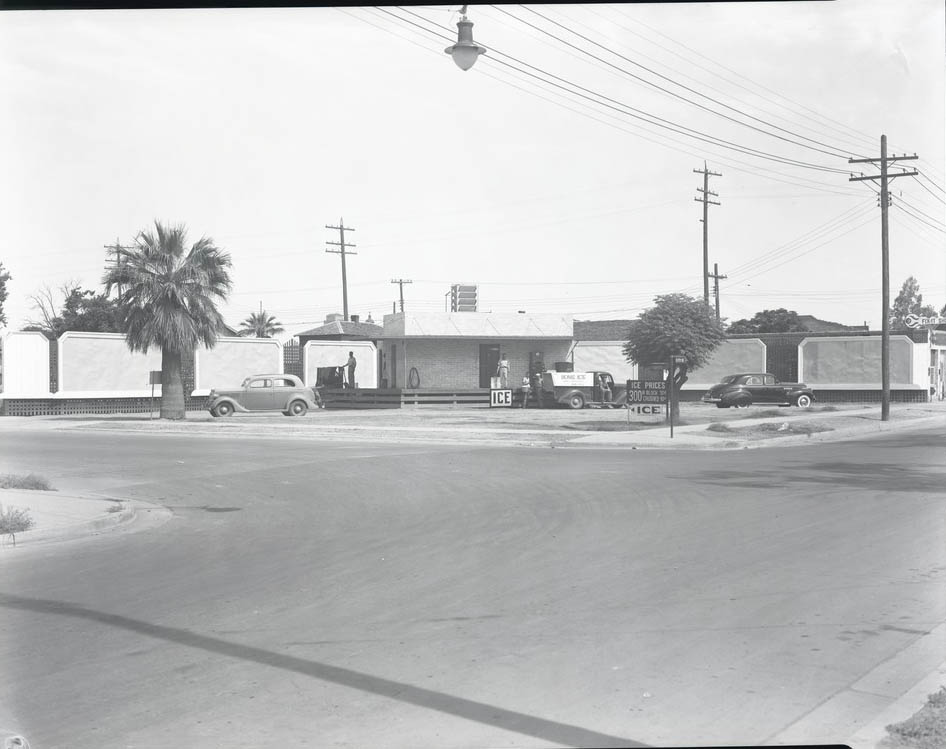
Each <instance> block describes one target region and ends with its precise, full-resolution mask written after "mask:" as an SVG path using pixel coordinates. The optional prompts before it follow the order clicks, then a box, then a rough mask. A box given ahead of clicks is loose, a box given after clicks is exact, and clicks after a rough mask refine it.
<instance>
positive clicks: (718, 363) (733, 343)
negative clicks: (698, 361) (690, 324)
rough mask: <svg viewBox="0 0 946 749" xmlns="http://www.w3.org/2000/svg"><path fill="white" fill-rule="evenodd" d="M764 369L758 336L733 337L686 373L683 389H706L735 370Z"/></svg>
mask: <svg viewBox="0 0 946 749" xmlns="http://www.w3.org/2000/svg"><path fill="white" fill-rule="evenodd" d="M765 371H766V369H765V344H764V343H763V342H762V341H761V340H759V339H758V338H733V339H730V340H727V341H723V342H722V343H721V344H719V347H718V348H717V349H716V350H715V351H714V352H713V355H712V356H711V357H710V359H709V361H707V362H706V364H704V365H703V366H702V367H699V368H698V369H694V370H693V371H692V372H690V373H688V374H687V382H686V384H685V385H684V386H683V389H684V390H697V389H706V388H709V387H711V386H713V385H715V384H716V383H717V382H719V381H720V380H722V379H723V377H725V376H726V375H731V374H736V373H737V372H765Z"/></svg>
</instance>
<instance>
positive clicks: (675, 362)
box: [667, 354, 687, 439]
mask: <svg viewBox="0 0 946 749" xmlns="http://www.w3.org/2000/svg"><path fill="white" fill-rule="evenodd" d="M686 363H687V358H686V357H685V356H679V355H677V354H674V355H673V356H671V357H670V372H669V373H668V374H667V390H669V391H670V398H669V399H668V401H669V406H668V410H669V411H670V439H673V404H674V400H675V396H674V393H675V388H674V380H675V379H676V377H675V375H676V373H677V367H678V366H681V365H684V364H686Z"/></svg>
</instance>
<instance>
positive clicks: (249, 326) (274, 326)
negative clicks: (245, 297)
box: [240, 308, 285, 338]
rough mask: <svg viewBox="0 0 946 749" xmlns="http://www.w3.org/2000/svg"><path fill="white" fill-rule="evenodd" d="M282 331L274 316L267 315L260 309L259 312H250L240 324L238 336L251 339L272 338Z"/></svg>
mask: <svg viewBox="0 0 946 749" xmlns="http://www.w3.org/2000/svg"><path fill="white" fill-rule="evenodd" d="M284 330H285V328H284V327H282V326H281V325H280V324H279V321H278V320H277V319H276V316H275V315H270V314H267V312H266V310H264V309H262V308H260V311H259V312H251V313H250V315H249V317H247V318H246V319H245V320H244V321H243V322H241V323H240V335H242V336H247V337H252V338H272V337H273V336H274V335H276V333H282V332H283V331H284Z"/></svg>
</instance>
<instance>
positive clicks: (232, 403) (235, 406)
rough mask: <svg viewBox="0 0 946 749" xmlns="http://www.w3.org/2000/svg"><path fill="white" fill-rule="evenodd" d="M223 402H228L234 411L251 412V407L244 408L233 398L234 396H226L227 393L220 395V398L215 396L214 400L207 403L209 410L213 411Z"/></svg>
mask: <svg viewBox="0 0 946 749" xmlns="http://www.w3.org/2000/svg"><path fill="white" fill-rule="evenodd" d="M221 403H228V404H229V405H230V407H231V408H232V409H233V410H234V411H237V412H239V413H245V414H248V413H249V412H250V411H249V409H247V408H244V407H243V406H241V405H240V404H239V403H237V402H236V401H235V400H233V398H230V397H229V396H226V395H223V396H220V397H218V398H214V399H213V400H212V401H210V403H208V404H207V410H208V411H213V410H214V409H215V408H216V407H217V406H219V405H220V404H221Z"/></svg>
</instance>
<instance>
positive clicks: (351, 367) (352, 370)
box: [345, 351, 358, 388]
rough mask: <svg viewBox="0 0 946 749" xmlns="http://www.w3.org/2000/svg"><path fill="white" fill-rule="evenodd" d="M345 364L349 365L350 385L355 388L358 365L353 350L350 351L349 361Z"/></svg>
mask: <svg viewBox="0 0 946 749" xmlns="http://www.w3.org/2000/svg"><path fill="white" fill-rule="evenodd" d="M345 366H347V367H348V387H350V388H353V387H355V367H356V366H358V362H357V361H356V360H355V353H354V352H353V351H349V352H348V363H347V364H346V365H345Z"/></svg>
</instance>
